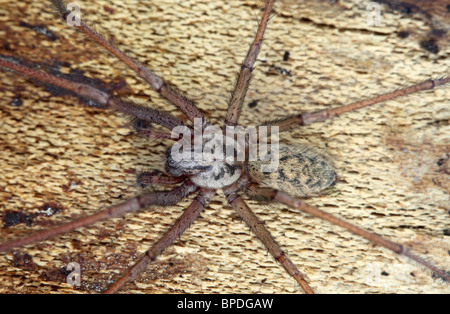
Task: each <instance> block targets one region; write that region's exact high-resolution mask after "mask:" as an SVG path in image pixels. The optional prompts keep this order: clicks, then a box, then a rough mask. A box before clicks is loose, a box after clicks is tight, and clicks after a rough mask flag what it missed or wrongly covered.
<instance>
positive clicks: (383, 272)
mask: <svg viewBox="0 0 450 314" xmlns="http://www.w3.org/2000/svg"><path fill="white" fill-rule="evenodd" d="M381 275H382V276H389V273H387V272H385V271H382V272H381Z"/></svg>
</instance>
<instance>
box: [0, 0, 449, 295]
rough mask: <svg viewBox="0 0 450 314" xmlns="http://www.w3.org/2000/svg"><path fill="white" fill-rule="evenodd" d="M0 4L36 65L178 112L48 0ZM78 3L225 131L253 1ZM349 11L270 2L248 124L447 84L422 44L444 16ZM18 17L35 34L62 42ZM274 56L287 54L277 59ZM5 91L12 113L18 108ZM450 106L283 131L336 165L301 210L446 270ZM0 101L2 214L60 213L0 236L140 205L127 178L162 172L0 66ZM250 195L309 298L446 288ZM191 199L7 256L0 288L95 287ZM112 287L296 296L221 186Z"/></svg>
mask: <svg viewBox="0 0 450 314" xmlns="http://www.w3.org/2000/svg"><path fill="white" fill-rule="evenodd" d="M0 2H1V5H0V38H2V39H1V41H0V43H1V44H2V45H3V48H4V50H5V51H6V52H8V53H14V54H16V55H20V56H22V57H23V58H25V59H28V60H32V61H35V62H45V63H48V64H53V63H55V62H59V63H63V62H67V64H65V66H64V67H63V70H64V71H66V72H69V70H70V69H79V70H82V71H86V73H85V75H87V76H89V77H96V78H99V79H101V80H102V81H103V82H105V83H108V84H110V85H109V86H118V85H111V84H115V83H116V84H117V83H118V82H119V83H120V82H122V83H123V82H126V85H124V84H122V85H121V86H122V87H121V88H120V90H119V92H118V93H119V95H121V96H130V97H133V98H135V99H141V100H145V101H148V102H149V103H151V105H152V106H155V107H156V108H160V109H164V110H167V111H170V112H172V113H173V114H176V115H177V116H180V117H182V115H181V114H180V113H179V112H178V111H177V110H176V109H175V107H174V106H172V105H170V104H168V103H166V102H165V101H164V100H161V98H160V97H158V95H157V94H156V93H154V92H153V91H151V89H150V88H149V87H148V86H146V85H145V84H144V83H143V82H142V81H141V80H139V79H137V78H135V76H134V74H133V73H132V72H131V71H129V70H127V69H126V67H125V66H123V65H121V64H120V63H119V62H117V60H115V59H114V58H113V57H112V56H111V55H109V54H108V53H106V52H104V51H102V50H101V49H99V48H97V47H96V45H95V44H93V43H92V42H90V41H89V40H88V39H87V38H86V37H85V36H83V35H81V34H80V33H77V32H75V31H73V30H72V29H70V27H68V26H67V25H63V24H62V23H61V22H60V21H59V20H56V19H55V18H54V17H53V15H52V13H51V10H50V8H49V7H48V5H47V2H41V1H39V2H38V1H20V2H10V1H0ZM79 2H80V4H81V9H82V17H83V18H87V19H89V20H91V21H92V23H93V24H94V25H95V26H96V29H97V30H98V31H99V32H101V33H103V34H104V35H105V36H107V37H110V38H112V39H113V42H114V43H116V44H117V45H119V46H120V47H122V48H124V49H126V50H127V51H130V53H131V55H132V56H133V57H135V58H137V59H138V60H139V61H141V62H142V63H144V64H146V65H147V66H148V67H149V68H150V69H153V70H154V71H155V72H156V73H157V74H158V75H161V76H162V77H164V78H165V79H167V80H168V81H170V82H171V83H173V84H175V85H176V86H177V87H178V88H179V89H180V90H182V91H184V92H185V93H186V94H188V95H189V96H190V97H191V98H192V99H193V100H194V101H195V102H196V103H197V104H198V106H199V108H200V109H201V110H202V111H203V112H205V114H206V115H207V116H208V117H209V118H210V119H211V121H212V122H214V123H218V124H219V123H220V124H221V123H223V117H224V114H225V112H226V106H227V104H226V103H227V100H228V98H229V95H230V90H231V88H232V86H233V85H234V80H235V79H236V74H237V71H238V69H239V65H240V63H241V62H242V60H243V59H244V56H245V54H246V51H247V48H248V46H249V44H250V43H251V40H252V36H253V35H254V32H255V30H256V25H257V24H256V21H255V15H256V16H259V15H260V13H261V10H260V9H261V8H260V6H259V3H260V1H256V0H236V1H227V2H224V1H211V0H196V1H193V0H192V1H184V2H182V4H181V5H180V4H178V3H179V1H174V0H172V1H166V0H165V1H152V2H151V4H149V2H147V1H143V0H140V1H134V2H130V4H127V3H128V2H126V3H125V2H123V1H79ZM355 3H357V4H355ZM358 3H360V1H339V2H337V4H331V2H329V1H314V2H313V1H298V0H284V1H279V2H278V3H277V5H276V11H277V15H276V17H274V18H273V19H272V20H271V21H270V24H269V29H268V33H267V35H266V37H265V41H264V43H263V48H262V51H261V54H260V57H259V60H258V62H257V64H256V70H255V75H254V78H253V80H252V84H251V87H250V91H249V93H248V96H247V101H246V104H245V105H244V112H243V114H242V116H241V120H240V122H241V123H242V124H243V125H257V124H260V123H261V122H263V121H265V120H267V119H273V118H277V117H281V116H283V115H285V114H288V113H292V114H293V113H296V112H299V111H312V110H318V109H323V108H327V107H334V106H337V105H341V104H347V103H349V102H351V101H354V100H358V99H362V98H366V97H369V96H371V95H376V94H380V93H383V92H386V91H389V90H393V89H396V88H399V87H403V86H407V85H408V84H411V83H415V82H419V81H422V80H425V79H428V78H430V77H440V76H444V75H448V74H449V72H448V69H449V68H450V61H449V58H448V56H449V48H448V45H447V46H446V44H445V42H448V36H447V35H445V34H444V35H442V36H444V39H443V38H442V37H439V38H438V39H436V40H435V43H436V45H438V48H439V49H438V51H435V52H436V53H434V52H430V51H428V50H426V49H424V48H423V47H421V44H420V42H421V41H423V40H424V39H429V38H430V36H431V35H430V34H431V30H432V29H433V28H438V27H439V29H444V30H447V31H448V27H449V23H448V13H447V15H445V14H444V16H439V17H438V18H436V19H433V15H432V16H431V17H429V16H426V15H424V14H416V13H414V12H412V13H411V14H407V13H401V12H400V11H399V10H398V9H397V8H395V7H392V6H391V7H389V6H387V5H382V6H381V9H382V16H381V19H380V22H381V24H380V25H379V26H368V25H367V16H368V11H367V10H366V5H365V3H364V4H358ZM442 10H444V11H445V8H442ZM21 22H22V23H21ZM23 22H25V23H27V25H28V26H26V25H25V24H24V23H23ZM30 25H34V26H36V25H40V26H43V27H45V28H46V29H48V30H49V31H50V32H51V34H53V35H54V36H55V37H56V38H57V39H56V40H53V39H52V38H53V37H52V36H49V35H43V34H40V33H38V32H37V31H36V29H35V28H34V29H33V28H32V27H30ZM402 32H403V33H402ZM405 34H408V36H406V35H405ZM445 36H447V37H445ZM445 38H447V40H445ZM422 46H423V45H422ZM286 51H288V52H289V58H288V60H287V61H283V56H284V55H285V52H286ZM15 98H17V99H19V98H20V100H21V101H22V105H21V106H12V102H13V101H14V102H13V103H17V99H15ZM449 98H450V89H449V88H440V89H438V90H436V91H431V92H426V93H421V94H419V95H413V96H410V97H406V98H402V99H398V100H396V101H390V102H388V103H386V104H383V105H378V106H374V107H373V108H367V109H363V110H360V111H358V112H354V113H349V114H345V115H343V116H341V117H338V118H336V119H334V120H333V121H328V122H325V123H318V124H316V125H312V126H308V127H304V128H301V129H298V130H295V131H292V132H289V133H285V134H283V135H282V137H281V141H282V142H284V143H288V144H292V145H295V144H307V145H311V146H314V147H316V149H319V150H321V151H323V152H324V153H326V154H327V155H328V156H330V157H331V158H332V160H333V162H334V166H335V168H336V171H337V173H338V176H339V178H340V179H339V183H338V184H337V186H336V189H335V190H334V191H333V192H332V193H331V194H329V195H325V196H321V197H316V198H313V199H310V200H309V203H310V204H312V205H315V206H317V207H319V208H321V209H324V210H327V211H329V212H330V213H333V214H337V215H340V216H341V217H343V218H345V219H346V220H348V221H351V222H353V223H355V224H357V225H359V226H361V227H364V228H367V229H368V230H371V231H374V232H376V233H379V234H381V235H384V236H386V237H387V238H388V239H390V240H394V241H397V242H400V243H402V244H405V245H406V246H408V247H409V248H410V249H411V250H412V251H413V252H416V253H417V254H419V255H420V256H423V257H425V258H427V259H428V260H430V261H433V262H434V263H435V264H436V265H438V266H439V267H441V268H444V269H445V268H446V269H447V270H448V265H449V260H450V257H449V250H450V240H449V237H448V235H447V236H446V235H445V234H446V233H447V234H448V231H447V232H446V230H448V228H449V224H450V217H449V210H450V208H449V192H450V188H449V187H450V170H449V169H450V160H449V158H450V157H449V156H450V127H449V119H450V109H449V108H450V107H449ZM0 99H1V101H0V199H1V203H0V212H1V213H3V216H2V217H4V215H5V213H6V212H7V211H15V212H19V213H22V214H23V215H26V214H29V213H33V214H36V213H38V212H40V211H41V210H42V206H43V205H44V204H49V203H55V204H58V206H60V207H61V208H62V211H61V212H59V213H57V214H55V215H53V216H51V217H46V216H44V215H39V216H38V217H36V218H35V219H34V223H33V226H32V227H29V226H26V225H25V224H24V223H21V224H17V225H14V226H11V227H9V228H1V229H0V239H2V240H1V241H4V240H5V239H13V238H16V237H18V236H21V235H25V234H29V233H30V232H33V231H36V230H40V229H42V228H46V227H48V226H50V225H53V224H55V223H58V222H62V221H67V220H70V219H71V218H74V217H78V216H80V215H84V214H87V213H94V212H96V211H97V210H98V209H99V208H103V207H105V206H108V205H110V204H114V203H117V202H120V201H121V200H123V199H126V198H128V197H131V196H133V195H136V194H138V193H140V192H141V190H140V188H139V187H138V186H137V185H136V183H135V175H134V174H133V171H134V170H138V171H139V170H140V171H142V170H147V169H155V168H156V169H160V170H162V169H163V164H164V151H165V149H166V147H167V146H168V145H169V143H167V142H164V141H151V140H148V139H144V138H138V137H137V136H136V135H135V134H133V132H132V131H131V130H130V129H128V128H126V127H124V126H125V125H126V123H127V120H126V119H124V118H123V117H121V116H120V115H118V114H116V113H114V112H110V111H102V110H94V109H88V108H85V107H82V106H79V105H78V100H77V99H74V98H71V97H67V96H66V97H54V96H51V95H50V93H49V92H47V91H45V90H44V89H43V88H42V87H36V86H34V85H33V84H31V83H29V82H28V81H26V80H23V79H21V78H13V77H11V75H9V74H2V75H1V76H0ZM255 101H256V106H253V107H249V106H248V103H250V102H255ZM249 203H250V204H251V207H252V208H253V209H254V211H255V213H256V214H257V215H258V216H259V217H260V218H261V219H262V220H264V221H265V223H266V226H267V228H268V229H269V230H270V231H271V232H272V233H273V235H274V237H275V239H276V240H277V241H278V242H279V243H280V244H281V246H282V247H283V248H284V249H285V250H286V251H287V253H288V255H289V256H290V257H291V259H292V260H293V262H294V263H295V264H296V265H297V266H298V267H299V269H300V270H301V271H302V272H303V273H305V274H307V276H308V278H309V280H310V283H311V286H312V287H313V288H314V289H315V291H316V292H318V293H406V292H408V293H449V292H450V288H449V286H448V285H447V284H443V283H442V282H440V281H439V280H436V279H433V278H432V276H431V274H430V273H429V272H428V271H427V270H424V269H423V268H421V267H419V266H417V265H415V264H414V263H412V262H410V261H408V260H407V259H405V258H399V257H397V256H395V255H394V254H392V253H391V252H389V251H387V250H384V249H381V248H378V247H373V246H372V245H370V244H368V243H367V241H365V240H363V239H360V238H358V237H356V236H353V235H352V234H350V233H348V232H345V231H343V230H341V229H340V228H338V227H334V226H330V225H329V224H328V223H324V222H321V221H318V220H317V219H314V218H311V217H308V216H306V215H303V214H300V213H297V212H295V211H294V210H290V209H288V208H285V207H283V206H278V205H273V204H265V205H259V204H257V203H256V202H253V201H250V202H249ZM188 204H189V201H185V202H183V203H180V204H179V205H178V206H174V207H170V208H155V209H151V210H147V211H141V212H139V213H135V214H131V215H128V216H126V217H125V218H123V219H115V220H113V221H109V222H105V223H101V224H98V225H95V226H93V227H91V228H85V229H82V230H80V231H76V232H72V233H69V234H65V235H63V236H61V237H59V238H57V239H54V240H49V241H45V242H43V243H40V244H36V245H29V246H27V247H25V248H21V249H18V250H15V252H16V253H15V254H13V252H9V253H6V254H5V253H2V254H0V293H30V292H35V293H36V292H38V293H52V292H58V293H73V292H78V291H80V292H98V291H101V290H103V289H104V288H105V287H106V286H107V285H109V284H110V283H111V280H113V279H114V278H117V276H118V274H119V273H120V272H122V271H123V270H124V269H126V267H127V265H129V264H131V263H133V262H134V261H136V259H137V258H138V256H139V254H141V253H142V252H144V251H145V250H146V249H147V248H148V247H149V246H150V245H151V244H152V243H154V242H155V241H156V240H157V239H158V238H159V237H160V236H161V235H162V233H163V232H164V231H165V230H166V229H167V228H168V227H169V226H170V225H171V224H172V223H173V222H174V221H175V219H176V218H177V217H178V216H180V215H181V213H182V211H183V209H184V208H186V207H187V206H188ZM70 262H77V263H79V264H80V265H81V268H82V278H81V281H82V287H81V289H80V290H73V289H72V287H71V286H69V285H67V284H66V283H65V279H66V276H67V272H64V271H61V269H62V268H65V267H66V265H67V264H68V263H70ZM124 292H125V293H136V292H139V293H141V292H142V293H180V292H187V293H244V292H245V293H266V292H267V293H294V292H300V288H299V287H298V286H297V285H296V284H295V283H294V280H293V279H291V278H289V277H288V275H287V274H286V273H285V272H284V271H283V269H282V268H281V267H280V266H279V265H277V263H276V262H275V261H274V260H273V259H272V257H271V256H270V255H269V254H268V253H267V251H266V249H264V248H263V247H262V245H261V243H260V242H259V240H258V239H256V238H255V237H254V236H253V234H251V233H250V231H249V228H248V227H247V226H245V225H244V224H243V222H242V221H240V219H239V218H238V217H237V215H236V214H235V213H234V212H233V210H232V209H231V208H230V207H229V206H227V205H226V204H225V201H224V197H223V194H222V193H218V195H216V197H215V198H214V199H213V201H212V203H211V204H210V205H209V206H208V208H207V209H206V211H205V212H204V213H203V214H202V215H201V217H200V218H199V219H198V220H197V221H196V222H195V223H194V224H193V225H192V226H191V227H190V228H189V230H188V231H187V232H186V234H184V235H183V236H182V237H181V238H180V239H178V241H177V242H176V243H175V244H174V245H173V246H171V247H170V248H169V249H168V250H167V251H166V252H165V253H164V254H163V256H161V258H160V259H159V260H158V261H157V262H156V263H155V264H154V265H152V266H151V267H150V268H149V270H148V272H147V273H145V274H144V275H143V276H142V278H141V279H139V280H138V281H137V282H135V283H132V284H129V285H127V286H126V290H125V291H124Z"/></svg>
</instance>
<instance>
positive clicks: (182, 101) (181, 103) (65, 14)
mask: <svg viewBox="0 0 450 314" xmlns="http://www.w3.org/2000/svg"><path fill="white" fill-rule="evenodd" d="M51 2H52V4H53V6H54V7H55V8H56V10H57V11H58V12H59V14H60V15H61V17H62V19H63V20H64V21H67V19H68V18H69V15H70V14H71V11H69V10H67V8H66V6H65V3H64V1H60V0H52V1H51ZM73 26H74V27H76V28H77V29H78V30H79V31H81V32H83V33H84V34H86V35H87V36H89V38H91V39H92V40H94V41H95V42H97V43H98V44H100V45H101V46H103V47H104V48H105V49H106V50H108V51H109V52H111V53H112V54H113V55H114V56H116V57H117V58H118V59H120V60H121V61H122V62H123V63H125V64H126V65H127V66H128V67H129V68H130V69H132V70H133V71H135V72H136V73H137V74H138V75H139V76H140V77H141V78H143V79H144V80H145V81H146V82H147V83H149V84H150V86H151V87H152V88H153V89H154V90H155V91H156V92H158V93H159V94H160V95H161V96H163V97H164V98H166V99H167V100H169V101H170V102H171V103H173V104H174V105H176V106H177V107H178V108H180V110H181V111H183V113H184V114H185V115H186V116H187V117H188V118H189V119H190V120H191V121H192V122H194V119H195V118H203V114H202V113H201V112H200V110H199V109H198V108H197V107H196V106H195V104H194V103H193V102H192V101H191V100H190V99H188V98H186V97H185V96H183V95H182V94H180V93H179V92H177V91H176V90H174V89H173V88H172V87H170V86H169V85H168V84H167V83H166V82H164V81H163V80H162V79H161V78H160V77H158V76H157V75H156V74H155V73H153V72H152V71H150V70H149V69H147V68H146V67H145V66H144V65H142V64H140V63H139V62H137V61H135V60H133V59H132V58H130V57H129V56H128V55H126V54H125V53H124V52H122V51H121V50H120V49H119V48H117V47H116V46H114V45H113V44H112V43H111V42H109V41H108V40H106V39H105V38H104V37H103V36H101V35H100V34H99V33H97V32H96V31H94V30H92V29H91V28H90V27H88V26H87V25H86V24H84V23H83V22H81V21H78V23H75V24H74V25H73Z"/></svg>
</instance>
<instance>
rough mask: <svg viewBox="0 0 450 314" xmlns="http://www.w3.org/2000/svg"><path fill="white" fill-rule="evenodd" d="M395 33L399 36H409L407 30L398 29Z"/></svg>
mask: <svg viewBox="0 0 450 314" xmlns="http://www.w3.org/2000/svg"><path fill="white" fill-rule="evenodd" d="M397 35H398V37H400V38H407V37H408V36H409V32H408V31H400V32H398V34H397Z"/></svg>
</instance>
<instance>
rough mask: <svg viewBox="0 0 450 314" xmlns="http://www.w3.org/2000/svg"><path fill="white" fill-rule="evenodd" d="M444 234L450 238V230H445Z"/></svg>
mask: <svg viewBox="0 0 450 314" xmlns="http://www.w3.org/2000/svg"><path fill="white" fill-rule="evenodd" d="M443 233H444V235H445V236H450V228H447V229H444V232H443Z"/></svg>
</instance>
